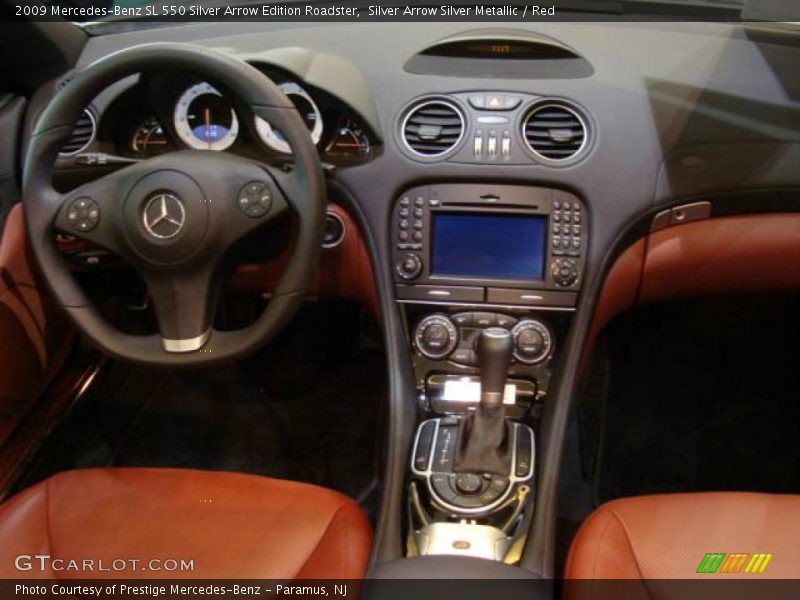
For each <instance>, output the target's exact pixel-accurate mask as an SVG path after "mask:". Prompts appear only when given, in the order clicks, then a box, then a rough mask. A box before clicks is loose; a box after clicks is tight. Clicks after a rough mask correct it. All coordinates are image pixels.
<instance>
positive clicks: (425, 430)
mask: <svg viewBox="0 0 800 600" xmlns="http://www.w3.org/2000/svg"><path fill="white" fill-rule="evenodd" d="M435 430H436V422H435V421H426V422H425V423H423V424H422V427H421V428H420V432H419V436H418V437H417V451H416V454H415V455H414V468H415V469H416V470H417V471H424V470H426V469H427V468H428V463H429V462H430V457H431V450H432V448H431V446H432V444H433V433H434V431H435Z"/></svg>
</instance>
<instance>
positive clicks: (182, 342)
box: [142, 270, 218, 354]
mask: <svg viewBox="0 0 800 600" xmlns="http://www.w3.org/2000/svg"><path fill="white" fill-rule="evenodd" d="M142 278H143V279H144V282H145V285H146V286H147V291H148V293H149V295H150V299H151V301H152V303H153V308H154V310H155V313H156V319H157V320H158V329H159V333H160V335H161V343H162V346H163V348H164V351H166V352H169V353H175V354H180V353H186V352H196V351H198V350H200V349H201V348H202V347H203V346H204V345H205V343H206V342H207V341H208V338H209V337H210V335H211V325H212V320H213V318H214V309H215V308H216V302H217V294H218V287H217V285H216V283H215V282H214V275H213V273H212V272H211V271H210V270H204V271H201V272H198V273H191V274H183V275H181V276H180V277H176V276H174V275H171V274H169V273H166V272H161V273H159V272H152V273H142Z"/></svg>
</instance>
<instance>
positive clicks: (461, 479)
mask: <svg viewBox="0 0 800 600" xmlns="http://www.w3.org/2000/svg"><path fill="white" fill-rule="evenodd" d="M586 218H587V215H586V208H585V206H584V205H583V203H582V202H581V200H580V199H579V198H578V197H576V196H574V195H573V194H570V193H568V192H565V191H562V190H555V189H548V188H541V187H532V186H507V185H488V184H440V185H426V186H422V187H417V188H413V189H410V190H407V191H406V192H405V193H404V194H402V195H401V196H400V197H399V198H397V199H396V201H395V204H394V207H393V215H392V222H391V232H390V233H391V239H392V260H393V273H394V282H395V294H396V298H397V301H398V303H399V304H400V307H401V312H402V314H403V317H404V320H405V326H406V335H407V342H408V348H409V352H410V354H411V359H412V364H413V367H414V376H415V383H416V387H417V390H418V398H419V406H418V408H419V417H420V422H419V425H418V428H417V431H416V435H415V438H414V444H413V450H412V455H411V457H410V469H409V484H408V510H409V521H408V523H409V528H408V537H407V554H408V555H409V556H415V555H440V554H444V555H462V556H473V557H480V558H489V559H494V560H497V561H504V562H509V563H513V562H515V561H516V560H518V558H519V555H520V553H521V549H522V546H523V545H524V541H525V536H526V535H527V531H528V528H529V524H530V520H531V517H532V514H533V510H534V503H533V497H534V493H533V492H534V491H535V472H536V469H535V466H536V460H535V457H536V427H537V421H538V417H539V414H540V411H541V408H542V406H543V405H544V403H545V402H546V401H547V390H548V386H549V382H550V378H551V374H552V370H553V369H555V368H557V365H558V345H559V340H560V339H563V336H564V335H565V334H566V330H567V328H568V326H569V322H570V319H571V316H572V312H573V311H574V309H575V306H576V302H577V297H578V292H579V290H580V286H581V281H582V274H583V270H584V268H585V262H586V260H585V258H586V254H585V249H586V246H587V226H586Z"/></svg>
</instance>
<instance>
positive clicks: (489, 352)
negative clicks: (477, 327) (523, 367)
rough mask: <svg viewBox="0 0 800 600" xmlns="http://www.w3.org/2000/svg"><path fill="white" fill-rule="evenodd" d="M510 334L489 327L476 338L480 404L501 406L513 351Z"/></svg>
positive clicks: (497, 328) (506, 331)
mask: <svg viewBox="0 0 800 600" xmlns="http://www.w3.org/2000/svg"><path fill="white" fill-rule="evenodd" d="M513 345H514V344H513V341H512V339H511V332H510V331H508V330H507V329H503V328H501V327H489V328H487V329H483V330H482V331H481V335H480V337H479V338H478V365H480V377H481V404H483V405H485V406H486V405H502V404H503V394H504V392H505V388H506V374H507V373H508V365H509V363H510V362H511V353H512V351H513Z"/></svg>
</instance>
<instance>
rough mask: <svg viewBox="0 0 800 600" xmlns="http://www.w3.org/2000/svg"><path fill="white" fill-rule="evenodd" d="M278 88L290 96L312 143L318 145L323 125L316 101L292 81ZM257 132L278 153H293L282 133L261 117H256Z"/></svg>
mask: <svg viewBox="0 0 800 600" xmlns="http://www.w3.org/2000/svg"><path fill="white" fill-rule="evenodd" d="M278 87H280V88H281V90H283V93H284V94H286V95H287V96H289V99H290V100H291V101H292V103H294V105H295V107H296V108H297V111H298V112H299V113H300V116H301V117H303V121H305V123H306V127H308V130H309V131H310V132H311V141H313V142H314V144H318V143H319V140H320V138H322V128H323V124H322V114H321V113H320V111H319V108H317V105H316V103H315V102H314V100H313V99H312V98H311V96H309V95H308V92H306V91H305V90H304V89H303V88H301V87H300V86H299V85H297V84H296V83H293V82H291V81H287V82H284V83H282V84H280V85H279V86H278ZM256 131H258V135H259V137H260V138H261V141H263V142H264V143H265V144H266V145H267V146H269V147H270V148H272V149H273V150H275V151H276V152H281V153H282V154H290V153H291V152H292V149H291V148H289V144H288V143H286V138H285V137H283V135H282V134H281V132H280V131H278V130H276V129H273V127H272V125H270V124H269V123H268V122H267V121H265V120H264V119H262V118H260V117H256Z"/></svg>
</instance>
